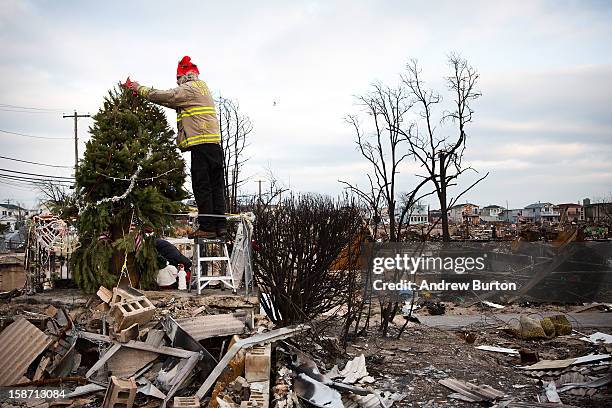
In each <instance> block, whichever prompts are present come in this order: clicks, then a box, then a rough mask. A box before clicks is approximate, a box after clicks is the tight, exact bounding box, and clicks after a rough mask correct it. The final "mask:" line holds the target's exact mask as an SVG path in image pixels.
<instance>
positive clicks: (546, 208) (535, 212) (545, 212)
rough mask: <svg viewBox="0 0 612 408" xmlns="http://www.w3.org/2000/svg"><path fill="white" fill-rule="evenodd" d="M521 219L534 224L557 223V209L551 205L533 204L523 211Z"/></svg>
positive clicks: (558, 217)
mask: <svg viewBox="0 0 612 408" xmlns="http://www.w3.org/2000/svg"><path fill="white" fill-rule="evenodd" d="M523 217H524V218H526V219H528V220H531V221H534V222H559V219H560V218H561V214H560V213H559V208H558V207H557V206H555V205H554V204H552V203H533V204H529V205H528V206H526V207H525V208H524V209H523Z"/></svg>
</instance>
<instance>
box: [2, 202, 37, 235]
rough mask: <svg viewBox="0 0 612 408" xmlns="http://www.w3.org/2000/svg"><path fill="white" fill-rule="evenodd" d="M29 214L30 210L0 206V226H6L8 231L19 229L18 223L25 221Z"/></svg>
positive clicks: (12, 206) (14, 206)
mask: <svg viewBox="0 0 612 408" xmlns="http://www.w3.org/2000/svg"><path fill="white" fill-rule="evenodd" d="M30 213H32V211H31V210H28V209H26V208H22V207H20V206H18V205H15V204H8V203H4V204H0V224H2V225H8V230H9V231H15V229H17V228H19V223H20V222H23V221H25V219H26V218H27V217H28V215H30Z"/></svg>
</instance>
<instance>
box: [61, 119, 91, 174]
mask: <svg viewBox="0 0 612 408" xmlns="http://www.w3.org/2000/svg"><path fill="white" fill-rule="evenodd" d="M62 117H63V118H64V119H66V118H74V175H75V177H76V171H77V168H78V167H79V134H78V131H77V120H78V119H79V118H90V117H91V115H90V114H86V115H85V114H81V115H79V114H78V113H77V111H76V110H75V111H74V114H72V115H63V116H62Z"/></svg>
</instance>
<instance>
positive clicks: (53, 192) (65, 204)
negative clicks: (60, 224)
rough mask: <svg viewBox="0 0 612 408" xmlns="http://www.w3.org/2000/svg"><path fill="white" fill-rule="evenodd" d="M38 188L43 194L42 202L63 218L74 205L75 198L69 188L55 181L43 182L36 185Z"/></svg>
mask: <svg viewBox="0 0 612 408" xmlns="http://www.w3.org/2000/svg"><path fill="white" fill-rule="evenodd" d="M36 187H37V189H38V191H39V193H40V194H41V196H42V197H41V201H42V203H43V204H45V205H46V206H47V207H48V208H49V209H50V210H51V212H53V213H54V214H55V215H58V216H60V217H61V216H63V215H65V213H66V212H68V211H69V208H70V207H71V206H72V205H73V204H74V196H73V195H72V194H71V193H70V191H69V190H68V188H67V187H66V186H65V185H63V184H59V183H55V182H53V181H42V182H40V183H37V184H36Z"/></svg>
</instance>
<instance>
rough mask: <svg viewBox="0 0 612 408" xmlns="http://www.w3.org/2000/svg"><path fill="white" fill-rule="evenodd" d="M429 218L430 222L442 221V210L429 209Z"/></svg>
mask: <svg viewBox="0 0 612 408" xmlns="http://www.w3.org/2000/svg"><path fill="white" fill-rule="evenodd" d="M428 218H429V223H430V224H435V223H441V222H442V221H441V220H440V219H441V218H442V211H440V210H431V211H429V214H428Z"/></svg>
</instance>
